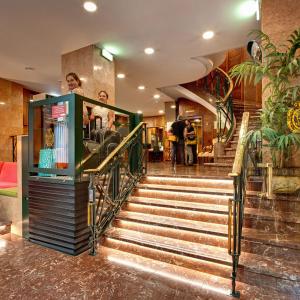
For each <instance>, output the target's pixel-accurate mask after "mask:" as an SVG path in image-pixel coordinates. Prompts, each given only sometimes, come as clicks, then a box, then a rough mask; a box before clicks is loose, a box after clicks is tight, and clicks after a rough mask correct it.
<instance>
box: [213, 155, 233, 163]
mask: <svg viewBox="0 0 300 300" xmlns="http://www.w3.org/2000/svg"><path fill="white" fill-rule="evenodd" d="M234 158H235V156H234V155H220V156H218V157H215V162H217V163H218V162H220V163H222V162H225V163H231V164H233V162H234Z"/></svg>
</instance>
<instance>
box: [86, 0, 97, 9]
mask: <svg viewBox="0 0 300 300" xmlns="http://www.w3.org/2000/svg"><path fill="white" fill-rule="evenodd" d="M83 8H84V9H85V10H86V11H88V12H95V11H96V10H97V8H98V7H97V4H96V3H95V2H94V1H84V3H83Z"/></svg>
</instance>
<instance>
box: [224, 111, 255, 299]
mask: <svg viewBox="0 0 300 300" xmlns="http://www.w3.org/2000/svg"><path fill="white" fill-rule="evenodd" d="M249 118H250V114H249V112H244V113H243V118H242V124H241V129H240V133H239V141H238V145H237V149H236V154H235V159H234V164H233V167H232V172H231V173H229V174H228V176H230V177H232V178H233V185H234V195H233V198H232V199H229V200H228V254H229V255H231V256H232V273H231V281H232V288H231V295H232V296H234V297H237V298H239V295H240V293H239V292H238V291H236V277H237V271H238V264H239V257H240V254H241V239H242V229H243V217H244V201H245V195H246V180H247V178H246V176H247V166H248V153H247V151H248V145H249V139H248V138H247V133H248V126H249Z"/></svg>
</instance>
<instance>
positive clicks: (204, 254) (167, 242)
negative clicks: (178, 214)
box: [106, 227, 300, 281]
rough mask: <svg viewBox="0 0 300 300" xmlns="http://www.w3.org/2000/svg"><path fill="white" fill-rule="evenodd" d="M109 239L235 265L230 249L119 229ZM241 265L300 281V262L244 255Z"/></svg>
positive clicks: (109, 235) (108, 235)
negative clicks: (228, 250)
mask: <svg viewBox="0 0 300 300" xmlns="http://www.w3.org/2000/svg"><path fill="white" fill-rule="evenodd" d="M106 236H107V237H109V238H116V239H120V240H122V241H126V242H129V243H136V244H138V245H140V246H144V247H150V248H154V249H158V250H160V251H167V252H171V253H174V254H177V255H183V256H188V257H191V258H193V259H200V260H205V261H208V262H212V263H217V264H221V265H226V266H231V264H232V257H231V256H230V255H229V254H228V252H227V249H226V248H221V247H218V246H212V245H205V244H200V243H194V242H189V241H183V240H179V239H174V238H169V237H162V236H158V235H153V234H148V233H143V232H138V231H132V230H128V229H122V228H116V227H113V228H111V229H110V230H109V231H108V232H107V234H106ZM258 262H259V263H258ZM239 265H240V266H242V267H244V268H247V269H250V270H251V271H253V272H259V273H262V274H266V275H271V276H274V277H277V278H284V279H289V280H293V281H299V280H300V262H289V261H285V260H283V259H274V258H273V257H267V256H262V255H257V254H253V253H247V252H242V254H241V257H240V261H239ZM216 267H217V266H216ZM283 267H284V268H283Z"/></svg>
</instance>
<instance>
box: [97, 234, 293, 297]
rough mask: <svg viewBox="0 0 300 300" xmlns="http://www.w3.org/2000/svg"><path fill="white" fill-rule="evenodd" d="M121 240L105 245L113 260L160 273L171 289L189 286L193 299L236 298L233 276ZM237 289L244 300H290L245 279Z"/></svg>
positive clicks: (106, 251) (110, 259) (151, 272)
mask: <svg viewBox="0 0 300 300" xmlns="http://www.w3.org/2000/svg"><path fill="white" fill-rule="evenodd" d="M106 242H107V241H106ZM113 242H114V243H113ZM121 243H122V242H121V241H113V240H110V244H108V243H107V246H101V250H100V251H101V253H102V254H103V255H104V256H105V257H108V259H109V261H110V262H112V263H116V264H119V265H123V266H124V267H126V268H133V269H136V270H139V271H143V272H145V276H149V275H150V274H155V276H160V277H161V278H162V279H165V280H166V283H165V284H167V285H168V286H171V288H174V290H176V291H178V292H179V291H183V294H184V293H185V291H186V289H187V288H188V289H189V294H191V293H194V297H193V299H199V300H200V299H210V300H223V299H232V297H231V296H229V295H230V288H231V280H230V279H226V278H222V277H220V276H215V275H212V274H207V273H205V272H204V270H202V271H195V270H191V269H188V268H184V267H182V266H175V265H173V264H170V263H165V262H162V261H158V260H155V259H151V258H147V257H142V256H141V255H137V254H133V253H129V252H126V251H122V246H121ZM116 246H119V250H118V249H113V248H114V247H116ZM151 276H154V275H151ZM237 290H241V292H242V294H241V298H240V299H274V300H284V299H285V300H286V299H287V298H286V296H284V295H282V294H280V293H278V292H276V291H273V290H271V289H265V288H260V287H258V286H250V285H247V284H244V283H242V282H237ZM149 299H150V298H149ZM295 299H296V298H295V297H293V296H290V298H289V300H295Z"/></svg>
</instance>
